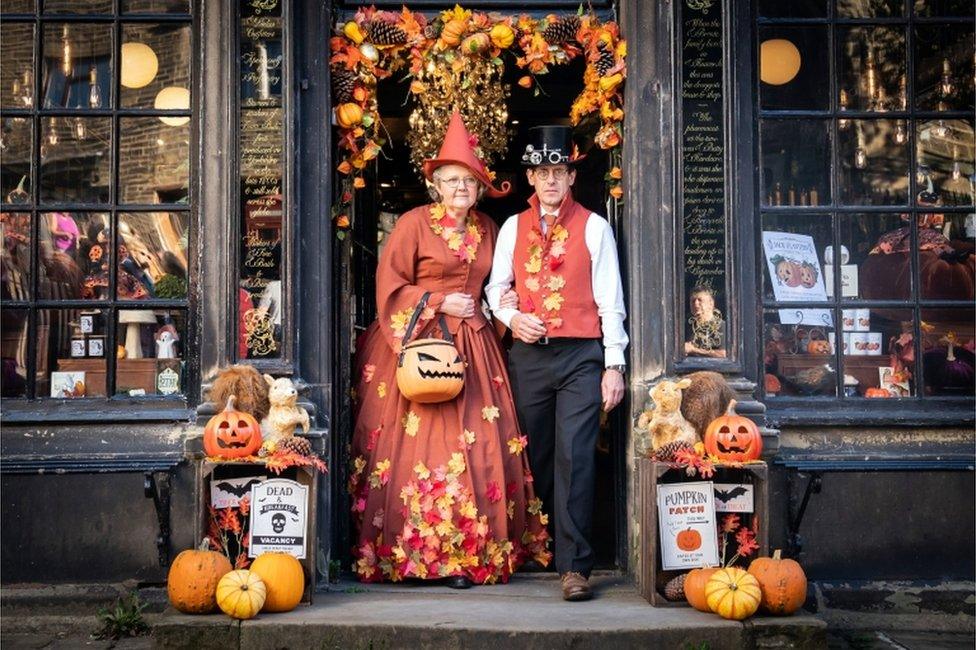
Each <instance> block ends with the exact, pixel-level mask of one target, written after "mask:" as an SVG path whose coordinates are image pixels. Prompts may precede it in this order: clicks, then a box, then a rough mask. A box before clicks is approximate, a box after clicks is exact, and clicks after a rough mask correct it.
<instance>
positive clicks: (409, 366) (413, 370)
mask: <svg viewBox="0 0 976 650" xmlns="http://www.w3.org/2000/svg"><path fill="white" fill-rule="evenodd" d="M428 298H430V292H427V293H425V294H424V295H423V297H422V298H421V299H420V303H419V304H418V305H417V308H416V309H414V310H413V316H411V317H410V323H409V324H408V325H407V331H406V333H405V334H404V335H403V340H404V341H410V335H411V334H413V329H414V327H416V325H417V320H418V319H419V318H420V314H421V312H423V310H424V309H425V308H426V307H427V299H428ZM440 326H441V332H443V334H444V338H443V339H435V338H426V339H417V340H416V341H412V342H410V343H407V344H406V345H404V346H403V349H402V350H401V351H400V358H399V359H398V360H397V370H396V381H397V387H398V388H399V389H400V393H401V394H402V395H403V396H404V397H406V398H407V399H408V400H410V401H411V402H419V403H421V404H436V403H438V402H446V401H448V400H452V399H454V398H455V397H457V395H458V393H460V392H461V389H462V388H464V367H465V366H466V365H467V364H466V363H465V362H464V359H462V358H461V354H460V353H459V352H458V350H457V348H456V347H454V337H453V336H451V332H450V331H449V330H448V329H447V323H446V322H445V321H444V315H443V314H441V317H440Z"/></svg>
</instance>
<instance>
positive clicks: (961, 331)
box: [922, 305, 976, 397]
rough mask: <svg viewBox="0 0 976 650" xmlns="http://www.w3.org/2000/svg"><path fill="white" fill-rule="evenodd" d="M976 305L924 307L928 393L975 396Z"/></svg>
mask: <svg viewBox="0 0 976 650" xmlns="http://www.w3.org/2000/svg"><path fill="white" fill-rule="evenodd" d="M973 328H974V326H973V309H972V305H970V306H969V307H966V308H965V309H923V310H922V374H923V377H924V380H925V394H926V395H961V396H966V397H972V396H973V391H974V388H976V386H974V383H973V365H974V359H973V349H974V345H976V343H974V340H973V334H974V332H973Z"/></svg>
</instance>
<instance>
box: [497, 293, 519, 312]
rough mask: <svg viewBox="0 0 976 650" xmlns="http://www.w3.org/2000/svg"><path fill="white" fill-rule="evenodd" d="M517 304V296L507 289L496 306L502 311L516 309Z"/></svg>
mask: <svg viewBox="0 0 976 650" xmlns="http://www.w3.org/2000/svg"><path fill="white" fill-rule="evenodd" d="M518 304H519V301H518V294H517V293H515V290H514V289H509V290H508V291H506V292H505V295H503V296H502V299H501V301H500V302H499V305H498V306H499V307H501V308H502V309H518Z"/></svg>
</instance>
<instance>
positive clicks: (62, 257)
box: [37, 212, 112, 300]
mask: <svg viewBox="0 0 976 650" xmlns="http://www.w3.org/2000/svg"><path fill="white" fill-rule="evenodd" d="M38 238H39V242H38V256H39V258H40V260H39V261H40V265H39V268H38V273H39V276H38V286H37V291H38V298H40V299H41V300H81V299H83V300H106V299H108V280H109V278H108V270H109V264H110V259H111V255H112V251H111V243H110V238H109V215H108V214H105V213H94V212H47V213H43V214H41V215H40V222H39V223H38Z"/></svg>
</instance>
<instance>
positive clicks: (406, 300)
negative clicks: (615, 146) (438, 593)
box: [349, 113, 549, 588]
mask: <svg viewBox="0 0 976 650" xmlns="http://www.w3.org/2000/svg"><path fill="white" fill-rule="evenodd" d="M471 142H472V138H471V137H470V135H469V134H468V132H467V130H466V129H465V126H464V123H463V122H462V120H461V117H460V115H459V114H457V113H455V114H454V115H453V117H452V118H451V123H450V125H449V127H448V130H447V134H446V136H445V138H444V144H443V145H442V147H441V151H440V154H439V155H438V157H437V158H436V159H433V160H428V161H427V162H426V163H425V164H424V174H425V176H426V177H427V179H428V181H429V183H430V185H431V190H432V191H431V194H432V197H433V198H434V201H435V202H434V203H432V204H430V205H424V206H421V207H418V208H415V209H413V210H410V211H409V212H407V213H406V214H404V215H403V216H402V217H401V218H400V219H399V221H398V222H397V224H396V227H395V228H394V229H393V232H392V233H391V235H390V237H389V240H388V242H387V244H386V247H385V248H384V250H383V253H382V256H381V257H380V261H379V265H378V267H377V271H376V301H377V307H378V314H379V316H378V319H377V321H376V322H375V323H373V324H372V325H371V326H370V327H369V329H367V331H366V332H365V334H364V335H363V338H362V339H361V341H360V343H359V346H358V350H357V368H358V372H359V375H358V383H357V387H356V393H357V404H356V424H355V430H354V433H353V441H352V455H351V459H350V460H351V476H350V480H349V487H350V492H351V494H352V510H353V515H354V520H355V524H356V535H357V537H356V541H355V544H356V547H355V549H354V555H355V556H356V558H357V561H356V571H357V573H358V574H359V577H360V580H362V581H364V582H373V581H382V580H390V581H397V580H403V579H406V578H419V579H425V580H431V579H444V580H445V581H446V582H447V584H448V585H449V586H451V587H455V588H466V587H469V586H471V584H472V583H478V584H484V583H492V582H496V581H502V582H504V581H506V580H508V577H509V576H510V575H511V573H512V572H513V571H515V570H516V569H517V568H518V566H519V565H520V564H521V563H523V562H524V561H526V560H529V559H533V560H535V561H537V562H539V563H541V564H547V563H548V560H549V552H548V550H547V548H546V545H547V540H548V534H547V532H546V523H547V522H546V517H545V515H544V514H543V513H542V512H541V502H540V501H539V499H537V498H535V495H534V493H533V490H532V482H531V478H530V476H529V470H528V459H527V457H526V452H525V445H526V438H525V436H524V435H523V432H522V431H520V430H519V428H518V420H517V418H516V415H515V406H514V403H513V401H512V393H511V389H510V387H509V381H508V373H507V371H506V364H505V360H504V358H503V356H502V352H501V349H500V347H499V343H498V339H497V336H496V334H495V332H494V330H493V328H492V327H490V324H489V322H488V319H487V318H486V317H485V315H484V313H483V312H482V310H481V308H480V305H481V299H482V296H481V291H482V286H483V285H484V282H485V278H486V277H487V275H488V274H489V272H490V271H491V263H492V256H493V252H494V241H495V236H496V234H497V231H498V229H497V226H496V225H495V224H494V222H492V220H491V219H490V218H488V217H487V216H486V215H484V214H482V213H480V212H477V211H475V210H474V209H473V207H474V205H475V203H476V202H477V200H478V199H479V198H481V196H482V195H483V194H487V195H488V196H502V195H504V194H505V193H506V192H507V189H508V188H507V187H504V188H503V189H502V190H499V189H496V188H495V187H493V186H492V184H491V180H490V172H488V170H487V168H486V167H485V166H484V164H483V163H482V161H481V160H480V159H478V157H477V156H476V155H475V152H474V150H473V149H472V145H471ZM425 297H426V303H425V304H424V303H422V301H423V299H424V298H425ZM418 305H421V308H420V309H418ZM415 310H416V311H419V312H420V318H419V321H418V323H417V325H416V327H414V328H413V329H412V330H411V331H408V330H410V328H409V326H408V321H409V320H410V318H411V316H412V314H413V313H414V311H415ZM445 326H446V328H447V330H448V332H449V333H450V336H451V337H452V338H453V341H454V344H455V346H456V347H457V349H458V352H459V353H460V356H461V358H462V359H464V360H465V361H466V363H467V366H466V368H465V370H464V376H465V378H464V387H463V389H462V391H461V393H460V394H459V395H458V396H457V397H455V398H454V399H452V400H449V401H445V402H440V403H418V402H414V401H410V400H408V399H407V398H406V397H405V396H404V395H402V394H401V393H400V391H399V389H398V387H397V382H396V365H397V355H398V353H399V352H400V350H401V349H402V347H403V346H405V345H407V343H408V342H409V341H407V340H405V339H406V338H407V337H409V338H410V339H411V340H413V339H416V338H427V337H438V336H440V337H444V335H445V334H447V332H442V331H440V330H441V328H442V327H445ZM445 338H447V337H445Z"/></svg>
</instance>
